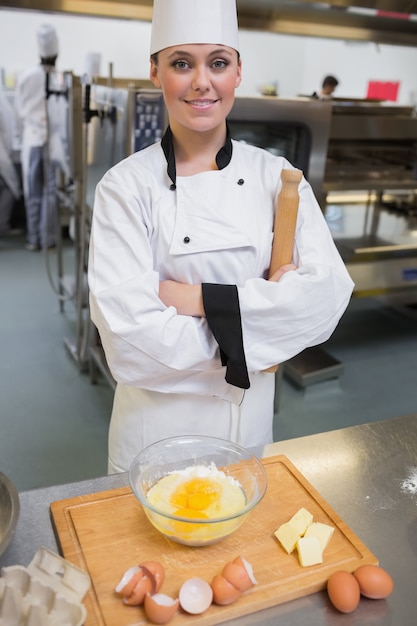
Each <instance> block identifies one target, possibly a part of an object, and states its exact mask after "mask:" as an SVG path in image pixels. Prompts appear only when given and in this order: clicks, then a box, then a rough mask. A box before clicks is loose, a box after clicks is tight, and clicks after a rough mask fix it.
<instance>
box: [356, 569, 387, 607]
mask: <svg viewBox="0 0 417 626" xmlns="http://www.w3.org/2000/svg"><path fill="white" fill-rule="evenodd" d="M353 575H354V577H355V578H356V580H357V581H358V583H359V588H360V591H361V594H362V595H363V596H365V597H366V598H372V599H373V600H381V599H382V598H388V596H389V595H390V594H391V593H392V590H393V589H394V581H393V580H392V578H391V576H390V575H389V574H388V572H386V571H385V570H384V569H382V567H378V565H361V566H360V567H358V569H357V570H356V571H355V572H354V574H353Z"/></svg>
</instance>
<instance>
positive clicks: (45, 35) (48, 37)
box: [37, 24, 58, 59]
mask: <svg viewBox="0 0 417 626" xmlns="http://www.w3.org/2000/svg"><path fill="white" fill-rule="evenodd" d="M37 35H38V49H39V54H40V56H41V58H42V59H49V58H50V57H55V56H56V55H57V54H58V37H57V35H56V32H55V28H54V27H53V26H51V25H50V24H42V26H39V28H38V32H37Z"/></svg>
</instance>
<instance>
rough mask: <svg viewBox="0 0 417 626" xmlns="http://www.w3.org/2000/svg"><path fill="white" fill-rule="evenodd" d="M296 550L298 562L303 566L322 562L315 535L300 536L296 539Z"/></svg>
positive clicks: (318, 542) (318, 543) (319, 547)
mask: <svg viewBox="0 0 417 626" xmlns="http://www.w3.org/2000/svg"><path fill="white" fill-rule="evenodd" d="M297 551H298V558H299V560H300V564H301V565H302V566H303V567H309V566H310V565H318V564H319V563H323V555H322V550H321V546H320V541H319V540H318V539H317V537H314V536H312V537H300V539H299V540H298V541H297Z"/></svg>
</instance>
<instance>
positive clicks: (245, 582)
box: [222, 556, 256, 591]
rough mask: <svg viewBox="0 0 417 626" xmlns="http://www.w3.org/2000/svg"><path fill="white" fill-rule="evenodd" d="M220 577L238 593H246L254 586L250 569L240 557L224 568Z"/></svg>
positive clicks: (254, 581) (254, 582)
mask: <svg viewBox="0 0 417 626" xmlns="http://www.w3.org/2000/svg"><path fill="white" fill-rule="evenodd" d="M222 575H223V576H224V578H226V580H228V581H229V583H232V585H233V586H234V587H236V589H240V591H247V590H248V589H250V588H251V587H253V585H256V580H255V578H254V576H253V571H252V567H251V566H250V565H249V563H248V562H247V561H246V559H243V558H242V557H240V556H239V557H237V558H236V559H234V560H233V562H232V563H227V564H226V565H225V566H224V568H223V572H222Z"/></svg>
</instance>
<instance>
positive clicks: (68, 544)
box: [51, 456, 378, 626]
mask: <svg viewBox="0 0 417 626" xmlns="http://www.w3.org/2000/svg"><path fill="white" fill-rule="evenodd" d="M262 463H263V465H264V466H265V469H266V472H267V474H268V489H267V492H266V494H265V496H264V498H263V500H262V501H261V502H260V504H259V505H258V506H257V507H256V509H255V510H254V511H252V512H251V514H250V515H249V516H248V518H247V519H246V521H245V522H244V524H243V525H242V526H241V527H240V528H239V529H238V530H237V531H236V532H235V533H234V534H233V535H231V536H230V537H228V538H227V539H224V540H223V541H221V542H220V543H217V544H214V545H212V546H206V547H204V548H190V547H188V546H182V545H179V544H176V543H174V542H172V541H170V540H168V539H166V538H165V537H163V536H162V535H161V534H160V533H159V532H158V531H157V530H155V529H154V528H153V526H152V525H151V524H150V522H149V521H148V519H147V518H146V516H145V514H144V512H143V509H142V506H141V504H140V503H139V502H138V501H137V500H136V498H135V496H134V495H133V494H132V492H131V490H130V488H129V487H123V488H119V489H113V490H110V491H103V492H101V493H96V494H91V495H87V496H79V497H76V498H70V499H67V500H61V501H57V502H53V503H52V504H51V513H52V521H53V525H54V530H55V533H56V535H57V541H58V544H59V546H60V549H61V551H62V554H63V555H64V557H65V558H67V559H68V560H69V561H71V562H73V563H74V564H76V565H78V566H79V567H81V568H83V569H84V570H85V571H87V572H88V573H89V575H90V577H91V581H92V585H91V588H90V590H89V592H88V594H87V596H86V598H85V600H84V603H85V605H86V608H87V614H88V617H87V620H86V622H85V626H133V625H134V626H142V625H145V624H149V622H148V621H147V619H146V617H145V615H144V612H143V609H142V608H141V607H127V606H125V605H124V604H123V603H122V601H121V599H120V597H119V596H117V594H115V592H114V588H115V586H116V585H117V583H118V582H119V580H120V578H121V577H122V575H123V573H124V572H125V571H126V570H127V569H128V568H129V567H131V566H132V565H138V564H140V563H142V562H144V561H148V560H152V561H159V562H160V563H162V565H163V566H164V568H165V574H166V575H165V582H164V584H163V586H162V589H161V592H162V593H166V594H168V595H170V596H172V597H174V598H176V597H178V591H179V588H180V586H181V584H182V583H183V582H184V581H185V580H187V579H188V578H191V577H192V576H199V577H201V578H203V579H205V580H207V581H208V582H211V579H212V578H213V576H214V575H215V574H220V573H221V571H222V569H223V567H224V565H225V564H226V563H227V562H229V561H231V560H233V559H234V558H235V557H237V556H239V555H240V556H243V557H244V558H245V559H246V560H247V561H249V563H250V564H251V565H252V567H253V571H254V575H255V578H256V579H257V582H258V584H257V585H256V586H254V587H253V588H252V589H250V590H249V591H247V592H245V593H244V594H243V595H242V596H241V598H240V599H239V600H238V601H237V602H235V603H234V604H232V605H229V606H215V605H212V606H211V607H210V608H209V609H208V611H206V612H205V613H204V614H202V615H201V616H198V623H199V625H200V626H210V624H219V623H222V622H225V621H227V620H230V619H234V618H238V617H241V616H243V615H247V614H249V613H253V612H255V611H260V610H262V609H265V608H268V607H272V606H275V605H277V604H281V603H283V602H287V601H289V600H293V599H295V598H299V597H301V596H304V595H308V594H310V593H314V592H316V591H320V590H322V589H325V587H326V582H327V579H328V578H329V576H330V574H331V573H332V572H334V571H336V570H339V569H344V570H347V571H354V570H355V569H356V568H357V567H359V565H363V564H365V563H373V564H377V563H378V561H377V559H376V557H375V556H374V555H373V554H372V553H371V552H370V551H369V550H368V548H367V547H366V546H365V545H364V544H363V543H362V542H361V541H360V540H359V538H358V537H357V536H356V535H355V534H354V533H353V532H352V531H351V530H350V528H348V526H347V525H346V524H345V523H344V522H343V520H342V519H341V518H340V517H339V516H338V515H337V513H335V511H333V510H332V509H331V507H330V506H329V505H328V504H327V502H326V501H325V500H324V499H323V498H322V497H321V496H320V494H319V493H318V492H317V491H316V490H315V489H314V487H313V486H312V485H311V484H310V483H309V482H308V481H307V480H306V478H304V476H303V475H302V474H301V473H300V472H299V471H298V470H297V468H296V467H295V466H294V465H293V464H292V463H291V462H290V461H289V460H288V459H287V458H286V457H285V456H275V457H269V458H266V459H263V460H262ZM341 489H343V486H342V485H341ZM301 507H305V508H306V509H307V510H309V511H310V513H312V515H313V517H314V521H316V522H323V523H325V524H330V525H331V526H333V527H334V528H335V532H334V534H333V537H332V539H331V541H330V543H329V545H328V547H327V548H326V551H325V553H324V563H323V564H321V565H315V566H312V567H304V568H303V567H301V566H300V564H299V561H298V557H297V555H296V553H293V554H290V555H288V554H286V553H285V552H284V550H283V549H282V547H281V546H280V545H279V543H278V541H277V540H276V538H275V536H274V531H275V530H276V529H277V527H278V526H279V525H280V524H282V523H284V522H286V521H288V519H289V518H290V517H291V516H292V515H293V514H294V513H295V512H296V511H298V509H300V508H301ZM195 619H196V618H195V616H194V617H193V616H190V615H187V614H185V613H181V612H179V613H178V614H177V615H176V616H175V617H174V619H173V620H172V621H171V622H170V625H172V626H182V625H184V624H187V623H188V624H189V623H190V621H191V620H195Z"/></svg>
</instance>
